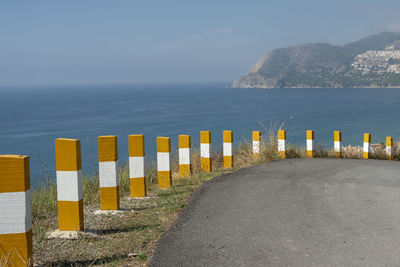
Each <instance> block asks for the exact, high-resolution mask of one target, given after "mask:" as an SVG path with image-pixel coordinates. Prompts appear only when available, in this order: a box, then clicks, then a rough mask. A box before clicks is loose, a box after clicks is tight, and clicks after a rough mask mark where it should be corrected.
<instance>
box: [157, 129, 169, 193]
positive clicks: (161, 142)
mask: <svg viewBox="0 0 400 267" xmlns="http://www.w3.org/2000/svg"><path fill="white" fill-rule="evenodd" d="M170 153H171V142H170V138H169V137H157V171H158V187H159V188H169V187H170V186H171V164H170Z"/></svg>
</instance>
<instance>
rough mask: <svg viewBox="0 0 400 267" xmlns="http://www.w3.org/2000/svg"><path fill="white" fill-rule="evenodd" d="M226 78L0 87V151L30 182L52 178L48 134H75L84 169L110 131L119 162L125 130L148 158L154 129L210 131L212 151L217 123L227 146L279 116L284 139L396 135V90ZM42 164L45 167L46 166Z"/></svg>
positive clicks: (399, 117)
mask: <svg viewBox="0 0 400 267" xmlns="http://www.w3.org/2000/svg"><path fill="white" fill-rule="evenodd" d="M229 86H230V83H226V84H185V85H182V84H180V85H145V86H138V85H136V86H97V87H96V86H91V87H84V86H82V87H77V86H75V87H68V88H61V87H55V88H49V87H48V88H25V89H15V88H14V89H7V88H5V89H2V90H0V94H1V97H0V114H1V116H0V154H22V155H29V156H30V168H31V183H32V186H34V187H35V186H37V185H39V184H40V181H41V176H42V173H43V170H44V169H46V168H48V170H49V173H50V174H51V175H52V176H53V179H54V177H55V155H54V154H55V153H54V139H55V138H57V137H63V138H78V139H80V140H81V147H82V161H83V162H82V166H83V171H84V172H85V173H88V174H90V173H93V171H94V168H97V137H98V136H99V135H117V136H118V149H119V161H120V162H121V163H123V162H127V159H128V135H129V134H144V135H145V138H146V141H145V142H146V156H147V157H148V164H151V163H152V162H154V160H155V157H156V146H155V144H156V142H155V141H156V136H169V137H171V141H172V147H173V154H174V155H176V153H177V140H178V135H179V134H189V135H192V144H193V146H194V147H198V145H199V132H200V131H201V130H210V131H212V142H213V150H220V148H221V142H222V130H224V129H226V130H233V131H234V140H235V145H238V144H239V142H241V141H242V140H243V139H244V138H247V139H250V138H251V132H252V131H253V130H261V131H263V133H264V134H265V133H266V130H265V129H264V127H265V128H269V126H270V125H271V124H274V125H280V124H282V123H284V128H285V129H286V130H287V131H288V132H287V140H288V142H289V143H293V144H296V145H304V144H305V131H306V130H308V129H313V130H315V139H316V142H318V143H320V144H322V145H324V146H333V131H334V130H341V131H342V138H343V143H344V144H346V145H347V144H352V145H361V144H362V138H363V133H364V132H369V133H371V134H372V142H373V143H381V142H384V141H385V137H386V136H393V137H394V140H395V141H398V140H399V138H400V126H399V125H400V89H391V88H385V89H383V88H382V89H370V88H368V89H355V88H352V89H347V88H341V89H269V90H260V89H231V88H229ZM46 166H47V167H46Z"/></svg>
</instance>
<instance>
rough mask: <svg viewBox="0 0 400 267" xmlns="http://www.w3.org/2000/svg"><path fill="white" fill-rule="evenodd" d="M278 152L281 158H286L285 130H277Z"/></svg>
mask: <svg viewBox="0 0 400 267" xmlns="http://www.w3.org/2000/svg"><path fill="white" fill-rule="evenodd" d="M278 152H279V154H280V155H281V158H283V159H285V158H286V131H285V130H279V131H278Z"/></svg>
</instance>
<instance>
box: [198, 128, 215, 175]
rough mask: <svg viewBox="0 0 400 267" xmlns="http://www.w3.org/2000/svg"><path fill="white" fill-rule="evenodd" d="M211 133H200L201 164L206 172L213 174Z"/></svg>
mask: <svg viewBox="0 0 400 267" xmlns="http://www.w3.org/2000/svg"><path fill="white" fill-rule="evenodd" d="M210 152H211V132H210V131H201V132H200V161H201V162H200V164H201V169H202V170H203V171H205V172H211V169H212V168H211V153H210Z"/></svg>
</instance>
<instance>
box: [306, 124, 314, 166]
mask: <svg viewBox="0 0 400 267" xmlns="http://www.w3.org/2000/svg"><path fill="white" fill-rule="evenodd" d="M313 157H314V131H313V130H308V131H307V158H309V159H311V158H313Z"/></svg>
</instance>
